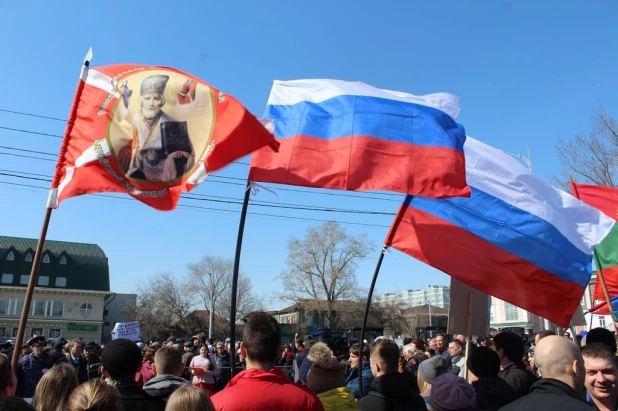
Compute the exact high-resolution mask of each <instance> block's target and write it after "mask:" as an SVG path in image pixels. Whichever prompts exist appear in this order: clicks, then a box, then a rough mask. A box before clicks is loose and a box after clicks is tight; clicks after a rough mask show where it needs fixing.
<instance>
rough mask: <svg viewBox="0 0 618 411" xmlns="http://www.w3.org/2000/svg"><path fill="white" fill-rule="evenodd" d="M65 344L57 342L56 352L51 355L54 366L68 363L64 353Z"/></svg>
mask: <svg viewBox="0 0 618 411" xmlns="http://www.w3.org/2000/svg"><path fill="white" fill-rule="evenodd" d="M64 344H65V342H64V341H59V342H57V343H56V344H55V345H54V350H53V351H52V352H51V353H49V360H50V361H51V363H52V365H58V364H61V363H63V362H67V358H66V357H65V356H64V352H63V351H62V348H63V347H64Z"/></svg>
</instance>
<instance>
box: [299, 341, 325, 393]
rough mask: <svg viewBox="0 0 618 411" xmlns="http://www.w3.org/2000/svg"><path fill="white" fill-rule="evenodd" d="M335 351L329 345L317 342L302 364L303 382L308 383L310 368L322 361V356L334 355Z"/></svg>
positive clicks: (301, 374) (301, 376)
mask: <svg viewBox="0 0 618 411" xmlns="http://www.w3.org/2000/svg"><path fill="white" fill-rule="evenodd" d="M332 356H333V352H332V351H331V349H330V348H328V345H326V344H324V343H323V342H319V343H315V344H313V346H312V347H311V349H310V350H309V353H308V354H307V358H306V359H305V361H303V363H302V364H301V366H300V379H301V381H302V382H303V383H305V384H307V375H308V374H309V370H310V369H311V367H312V366H313V364H315V363H316V362H318V361H320V360H321V359H322V358H328V357H332Z"/></svg>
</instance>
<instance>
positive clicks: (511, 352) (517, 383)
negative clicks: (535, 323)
mask: <svg viewBox="0 0 618 411" xmlns="http://www.w3.org/2000/svg"><path fill="white" fill-rule="evenodd" d="M494 343H495V345H496V352H497V353H498V355H499V356H500V366H501V367H502V371H500V374H499V376H500V377H502V378H503V379H504V380H505V381H506V382H507V383H508V384H509V385H510V386H511V388H513V390H514V391H515V394H517V398H519V397H521V396H524V395H526V394H528V393H529V392H530V387H532V384H534V383H535V382H536V380H537V378H536V377H535V376H534V374H532V372H530V370H528V368H526V366H525V365H524V363H523V358H524V352H525V347H524V340H522V339H521V337H520V336H519V335H517V334H515V333H514V332H510V331H505V332H501V333H499V334H497V335H496V336H495V337H494Z"/></svg>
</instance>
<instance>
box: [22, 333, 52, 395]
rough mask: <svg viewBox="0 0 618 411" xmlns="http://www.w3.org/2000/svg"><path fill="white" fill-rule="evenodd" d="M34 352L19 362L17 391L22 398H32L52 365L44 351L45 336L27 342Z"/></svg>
mask: <svg viewBox="0 0 618 411" xmlns="http://www.w3.org/2000/svg"><path fill="white" fill-rule="evenodd" d="M26 345H28V347H30V348H31V349H32V352H31V353H30V354H28V355H25V356H23V357H22V358H20V359H19V362H18V363H17V391H16V395H18V396H20V397H22V398H32V396H33V395H34V390H35V388H36V386H37V384H38V383H39V381H40V380H41V378H42V377H43V374H45V373H46V372H47V370H48V369H50V368H51V367H52V365H53V364H52V363H51V360H50V359H49V357H48V356H47V355H46V354H45V353H44V350H45V337H43V336H38V337H34V338H31V339H30V340H28V342H27V343H26Z"/></svg>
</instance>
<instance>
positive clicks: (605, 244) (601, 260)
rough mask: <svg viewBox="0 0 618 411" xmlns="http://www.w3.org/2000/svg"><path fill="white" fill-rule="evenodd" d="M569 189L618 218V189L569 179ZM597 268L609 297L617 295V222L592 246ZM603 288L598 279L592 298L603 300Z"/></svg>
mask: <svg viewBox="0 0 618 411" xmlns="http://www.w3.org/2000/svg"><path fill="white" fill-rule="evenodd" d="M571 189H572V190H573V194H574V195H575V197H577V198H579V199H580V200H581V201H583V202H584V203H587V204H588V205H590V206H592V207H594V208H596V209H598V210H600V211H601V212H603V213H604V214H605V215H607V216H609V217H611V218H613V219H614V220H618V189H616V188H611V187H603V186H596V185H592V184H575V183H574V182H572V181H571ZM594 251H595V254H596V260H595V262H596V264H597V270H600V271H602V272H603V277H604V278H605V285H606V286H607V292H608V293H609V295H610V297H615V296H618V224H616V225H614V227H613V228H612V230H611V231H610V233H609V234H608V235H607V237H605V239H604V240H603V241H601V243H600V244H598V245H597V246H596V247H595V248H594ZM604 298H605V297H604V296H603V289H602V288H601V284H600V281H597V282H596V284H595V287H594V299H595V300H603V299H604Z"/></svg>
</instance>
